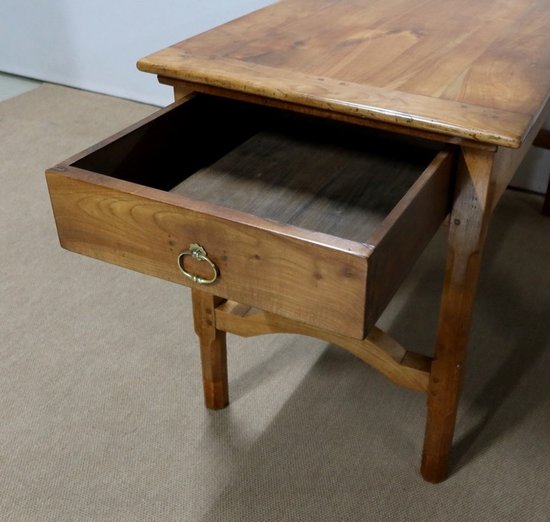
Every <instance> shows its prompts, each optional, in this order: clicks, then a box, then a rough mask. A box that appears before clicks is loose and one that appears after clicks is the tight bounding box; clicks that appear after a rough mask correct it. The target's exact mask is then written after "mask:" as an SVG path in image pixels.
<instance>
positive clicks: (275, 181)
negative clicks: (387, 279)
mask: <svg viewBox="0 0 550 522" xmlns="http://www.w3.org/2000/svg"><path fill="white" fill-rule="evenodd" d="M435 154H436V151H435V150H434V148H433V147H426V146H419V144H418V142H411V141H410V140H408V141H407V140H405V139H396V138H395V136H392V137H391V138H390V137H385V136H384V135H381V134H380V131H377V132H373V131H372V130H371V129H368V128H366V127H361V126H357V125H350V124H346V123H342V122H337V121H330V120H325V119H321V118H317V117H312V116H307V115H302V114H296V113H292V112H290V111H281V110H277V109H271V108H268V107H261V106H256V105H252V104H248V103H244V102H239V101H234V100H229V99H223V98H216V97H211V96H208V95H197V96H196V97H194V98H193V99H191V100H190V101H188V102H186V103H184V104H182V105H180V106H178V107H176V108H175V109H172V110H170V111H167V112H166V113H165V114H163V115H162V116H161V117H158V118H155V119H153V120H151V121H150V122H148V123H146V124H145V125H143V126H140V127H138V128H136V129H135V130H133V131H131V132H129V133H127V134H125V135H122V136H121V137H119V138H118V139H115V140H114V141H112V142H110V143H108V144H107V145H105V146H103V147H101V148H98V149H97V150H95V151H93V152H92V153H90V154H88V155H87V156H85V157H83V158H81V159H79V160H77V161H75V162H74V163H73V165H74V166H76V167H79V168H82V169H85V170H88V171H92V172H98V173H101V174H105V175H108V176H112V177H115V178H119V179H123V180H126V181H131V182H135V183H139V184H140V185H145V186H148V187H152V188H156V189H160V190H165V191H172V192H176V193H179V194H184V195H186V196H189V197H191V198H193V199H196V200H201V201H208V202H210V203H214V204H217V205H221V206H223V207H227V208H231V209H235V210H239V211H243V212H246V213H249V214H254V215H256V216H259V217H262V218H265V219H269V220H273V221H277V222H280V223H284V224H290V225H294V226H298V227H300V228H304V229H308V230H312V231H315V232H323V233H326V234H330V235H333V236H337V237H341V238H344V239H349V240H354V241H360V242H365V241H367V239H368V237H369V235H370V233H371V232H372V231H373V230H374V229H375V228H376V227H377V225H379V224H380V222H381V221H383V219H384V218H385V217H386V216H387V215H388V214H389V212H390V211H391V210H392V209H393V208H394V207H395V205H396V204H397V203H398V201H399V200H400V199H401V198H402V197H403V196H404V195H405V193H406V192H407V191H408V190H409V189H410V187H411V186H412V185H413V184H414V182H415V181H416V180H417V179H418V177H419V176H420V175H421V174H422V172H423V171H424V170H425V169H426V167H427V165H429V163H430V161H431V160H432V159H433V157H434V155H435Z"/></svg>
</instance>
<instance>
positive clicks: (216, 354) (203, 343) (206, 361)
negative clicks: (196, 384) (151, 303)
mask: <svg viewBox="0 0 550 522" xmlns="http://www.w3.org/2000/svg"><path fill="white" fill-rule="evenodd" d="M191 297H192V301H193V321H194V323H195V333H196V334H197V336H198V337H199V344H200V350H201V367H202V382H203V390H204V402H205V405H206V407H207V408H209V409H211V410H219V409H221V408H225V407H226V406H227V405H228V404H229V387H228V382H227V348H226V343H225V337H226V336H225V332H224V331H222V330H220V329H218V328H217V327H216V316H215V313H214V309H215V308H216V306H218V305H220V304H221V303H222V302H223V299H221V298H219V297H216V296H214V295H212V294H208V293H206V292H201V291H200V290H196V289H193V290H192V292H191Z"/></svg>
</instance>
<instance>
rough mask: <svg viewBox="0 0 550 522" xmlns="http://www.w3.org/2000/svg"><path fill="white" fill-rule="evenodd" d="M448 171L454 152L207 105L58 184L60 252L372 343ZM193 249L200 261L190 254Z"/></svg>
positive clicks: (122, 138) (445, 198)
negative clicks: (64, 250)
mask: <svg viewBox="0 0 550 522" xmlns="http://www.w3.org/2000/svg"><path fill="white" fill-rule="evenodd" d="M452 163H453V162H452V154H451V151H450V150H449V149H443V150H436V149H434V148H428V147H426V146H424V145H422V144H420V143H418V142H407V141H405V140H398V139H396V138H395V137H391V136H389V137H385V136H381V135H380V133H379V132H376V133H373V132H372V131H371V130H369V129H367V128H365V127H361V126H356V125H350V124H346V123H341V122H335V121H329V120H324V119H320V118H316V117H311V116H305V115H301V114H296V113H291V112H287V111H282V110H278V109H273V108H268V107H262V106H259V105H253V104H248V103H243V102H239V101H234V100H229V99H224V98H217V97H213V96H208V95H195V96H191V97H189V98H187V99H185V100H183V101H181V102H178V103H176V104H173V105H171V106H170V107H168V108H166V109H163V110H161V111H159V112H158V113H156V114H154V115H152V116H151V117H149V118H146V119H145V120H143V121H141V122H139V123H138V124H136V125H133V126H131V127H130V128H128V129H126V130H124V131H122V132H120V133H118V134H117V135H115V136H113V137H111V138H109V139H107V140H105V141H103V142H101V143H99V144H97V145H95V146H94V147H91V148H90V149H88V150H86V151H84V152H82V153H80V154H78V155H76V156H74V157H72V158H70V159H68V160H67V161H65V162H63V163H62V164H60V165H58V166H56V167H54V168H52V169H50V170H48V171H47V173H46V176H47V181H48V187H49V191H50V196H51V201H52V206H53V210H54V214H55V220H56V224H57V230H58V234H59V238H60V241H61V245H62V246H63V247H64V248H67V249H68V250H71V251H74V252H78V253H81V254H85V255H87V256H91V257H94V258H97V259H101V260H103V261H107V262H110V263H114V264H117V265H120V266H123V267H126V268H131V269H133V270H137V271H139V272H143V273H146V274H150V275H153V276H157V277H161V278H163V279H167V280H169V281H174V282H177V283H180V284H184V285H187V286H194V285H197V286H200V288H201V290H205V291H209V292H212V293H214V294H216V295H218V296H220V297H224V298H228V299H232V300H234V301H237V302H240V303H243V304H247V305H251V306H255V307H258V308H261V309H263V310H266V311H270V312H274V313H277V314H280V315H282V316H285V317H288V318H291V319H295V320H298V321H302V322H304V323H307V324H310V325H312V326H316V327H320V328H324V329H326V330H331V331H334V332H337V333H340V334H344V335H348V336H351V337H355V338H363V337H364V336H365V335H366V333H367V332H368V330H369V329H370V328H371V327H372V326H373V325H374V323H375V321H376V320H377V318H378V317H379V315H380V314H381V313H382V311H383V310H384V308H385V306H386V305H387V303H388V302H389V300H390V299H391V297H392V296H393V294H394V292H395V291H396V289H397V288H398V286H399V285H400V283H401V282H402V280H403V279H404V277H405V276H406V274H407V273H408V271H409V270H410V268H411V267H412V265H413V264H414V262H415V260H416V259H417V258H418V256H419V255H420V253H421V252H422V250H423V249H424V247H425V245H426V244H427V242H428V241H429V240H430V238H431V237H432V236H433V234H434V233H435V231H436V230H437V229H438V227H439V225H440V224H441V222H442V221H443V219H444V217H445V216H446V215H447V213H448V211H449V208H450V186H451V176H452V170H453V168H452V167H453V165H452ZM191 244H196V245H200V246H201V247H202V248H203V250H204V254H200V253H197V252H198V251H197V250H193V252H194V253H195V255H180V254H181V252H182V251H187V252H188V253H191V251H190V250H189V249H190V245H191ZM182 268H183V270H184V271H185V272H187V273H188V274H190V276H191V278H190V277H188V276H186V275H185V274H184V273H183V272H182ZM194 276H196V277H194ZM212 279H215V281H213V282H211V283H209V284H205V281H206V280H212ZM201 280H202V282H200V281H201Z"/></svg>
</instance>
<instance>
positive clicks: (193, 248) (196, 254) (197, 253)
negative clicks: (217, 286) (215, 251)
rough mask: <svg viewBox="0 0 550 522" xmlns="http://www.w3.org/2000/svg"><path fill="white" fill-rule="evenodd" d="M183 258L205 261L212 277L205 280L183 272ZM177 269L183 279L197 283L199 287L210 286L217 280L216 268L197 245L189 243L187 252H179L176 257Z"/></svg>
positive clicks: (204, 251)
mask: <svg viewBox="0 0 550 522" xmlns="http://www.w3.org/2000/svg"><path fill="white" fill-rule="evenodd" d="M185 256H191V257H192V258H193V259H197V260H199V261H205V262H206V263H208V264H209V265H210V268H212V277H211V278H210V279H206V278H204V277H199V276H197V275H195V274H192V273H191V272H188V271H187V270H185ZM178 267H179V269H180V270H181V273H182V274H183V275H184V276H185V277H187V278H188V279H191V281H193V283H198V284H199V285H211V284H212V283H213V282H214V281H215V280H216V279H217V278H218V268H217V267H216V265H215V264H214V263H213V262H212V260H211V259H209V258H208V255H207V254H206V250H204V248H202V247H201V246H200V245H197V244H196V243H191V244H190V245H189V248H188V249H187V250H184V251H183V252H180V254H179V256H178Z"/></svg>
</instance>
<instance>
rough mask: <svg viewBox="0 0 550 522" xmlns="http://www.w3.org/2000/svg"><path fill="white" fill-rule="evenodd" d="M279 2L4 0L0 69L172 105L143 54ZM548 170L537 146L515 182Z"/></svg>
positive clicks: (533, 181) (533, 182) (530, 182)
mask: <svg viewBox="0 0 550 522" xmlns="http://www.w3.org/2000/svg"><path fill="white" fill-rule="evenodd" d="M273 2H274V0H0V71H4V72H8V73H12V74H18V75H20V76H28V77H30V78H36V79H39V80H45V81H49V82H55V83H61V84H64V85H70V86H72V87H79V88H82V89H86V90H90V91H96V92H101V93H106V94H111V95H114V96H120V97H122V98H129V99H132V100H137V101H142V102H147V103H152V104H156V105H167V104H168V103H170V102H171V100H172V98H171V96H172V92H171V89H169V88H168V87H163V86H160V85H159V84H158V83H157V81H156V77H155V76H154V75H151V74H145V73H142V72H139V71H138V70H137V69H136V67H135V63H136V61H137V60H138V59H139V58H141V57H142V56H145V55H147V54H150V53H151V52H154V51H156V50H158V49H161V48H163V47H166V46H168V45H170V44H172V43H175V42H178V41H180V40H183V39H185V38H188V37H190V36H193V35H195V34H198V33H200V32H202V31H205V30H207V29H210V28H211V27H214V26H216V25H219V24H221V23H224V22H226V21H229V20H231V19H233V18H237V17H238V16H241V15H243V14H246V13H248V12H250V11H253V10H255V9H258V8H260V7H263V6H265V5H268V4H271V3H273ZM547 123H548V124H549V125H550V121H549V122H547ZM549 172H550V152H548V151H540V150H533V151H532V152H530V153H529V156H528V158H527V159H526V161H525V162H524V164H523V165H522V168H521V169H520V172H519V173H518V176H517V177H516V180H515V183H516V184H517V185H519V186H522V187H524V188H529V189H531V190H537V191H539V192H543V191H544V190H545V189H546V184H547V180H548V174H549Z"/></svg>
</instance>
